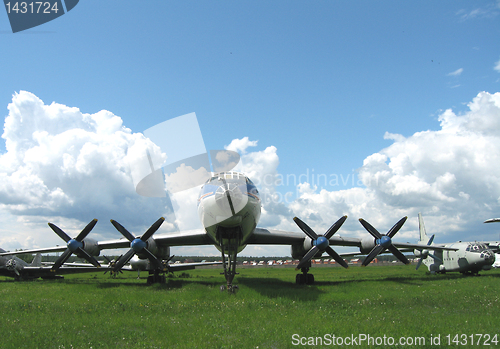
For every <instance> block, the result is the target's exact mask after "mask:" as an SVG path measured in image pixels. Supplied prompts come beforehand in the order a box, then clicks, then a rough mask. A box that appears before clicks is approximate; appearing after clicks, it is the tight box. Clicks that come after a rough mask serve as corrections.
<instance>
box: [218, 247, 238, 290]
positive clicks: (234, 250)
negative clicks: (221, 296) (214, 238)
mask: <svg viewBox="0 0 500 349" xmlns="http://www.w3.org/2000/svg"><path fill="white" fill-rule="evenodd" d="M220 248H221V252H222V265H223V266H224V273H223V274H224V277H225V278H226V282H227V285H221V287H220V290H221V292H222V291H225V290H226V289H227V292H229V293H236V292H237V291H238V289H239V288H238V285H233V279H234V276H235V275H236V274H238V273H237V272H236V255H237V254H238V238H235V239H229V240H228V251H227V252H226V251H225V250H224V244H223V243H221V244H220ZM226 253H227V256H226Z"/></svg>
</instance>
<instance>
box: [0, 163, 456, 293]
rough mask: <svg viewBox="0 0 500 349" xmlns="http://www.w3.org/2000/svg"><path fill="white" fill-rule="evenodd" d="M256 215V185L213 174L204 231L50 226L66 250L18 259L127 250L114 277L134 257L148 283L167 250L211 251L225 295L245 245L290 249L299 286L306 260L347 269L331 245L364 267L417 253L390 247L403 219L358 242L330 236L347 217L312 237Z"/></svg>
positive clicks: (204, 202)
mask: <svg viewBox="0 0 500 349" xmlns="http://www.w3.org/2000/svg"><path fill="white" fill-rule="evenodd" d="M260 214H261V199H260V195H259V191H258V190H257V188H256V186H255V184H254V183H253V182H252V181H251V180H250V179H249V178H248V177H247V176H245V175H244V174H243V173H239V172H233V171H230V172H221V173H217V174H214V175H213V176H212V177H211V178H210V179H208V180H207V181H206V183H205V184H204V185H203V186H202V187H201V192H200V195H199V197H198V216H199V218H200V220H201V222H202V225H203V227H204V228H203V229H196V230H191V231H181V232H171V233H162V234H157V235H155V237H154V238H153V237H152V236H153V234H154V233H155V232H156V231H157V230H158V229H159V228H160V226H161V224H162V223H163V221H164V218H163V217H162V218H160V219H158V220H157V221H156V222H155V223H154V224H153V225H152V226H151V227H150V228H149V229H148V230H147V231H146V232H145V233H144V234H142V236H140V237H138V236H134V235H132V234H131V233H130V232H129V231H128V230H127V229H125V228H124V227H123V226H122V225H121V224H119V223H118V222H117V221H115V220H111V223H112V224H113V226H114V227H115V228H116V229H117V230H118V231H119V232H120V233H121V234H122V235H123V236H124V237H125V238H126V239H123V238H122V239H118V240H109V241H102V242H97V241H95V240H91V239H85V237H86V235H87V234H88V233H89V232H90V230H91V229H92V228H93V226H94V225H95V222H97V221H96V220H94V221H91V222H90V223H89V225H87V227H85V228H84V229H83V230H82V232H81V233H80V234H79V235H78V236H77V237H76V238H75V239H71V238H70V237H69V236H67V235H66V234H65V233H64V232H62V230H60V229H59V228H57V227H56V226H55V225H53V224H49V226H50V227H51V228H52V229H53V230H54V232H56V234H58V235H59V236H60V237H61V238H63V239H64V240H65V241H66V243H67V248H61V247H53V248H48V249H36V250H30V251H23V253H38V252H56V251H64V253H63V254H62V255H61V257H60V258H59V259H58V260H57V261H56V262H55V263H54V266H53V269H54V271H57V270H58V268H59V267H60V266H61V265H62V264H63V263H64V262H65V261H66V260H67V258H69V256H70V255H71V254H73V253H74V254H77V255H79V256H81V257H83V258H86V259H87V260H88V261H89V262H90V263H93V264H96V263H97V261H96V260H95V258H94V257H93V256H98V255H99V252H100V250H103V249H117V248H127V247H128V248H130V249H129V251H128V252H126V253H125V254H124V255H122V256H121V257H120V259H119V260H118V261H117V262H116V263H115V264H114V271H115V272H118V271H119V270H120V269H122V267H123V266H124V265H125V264H126V263H127V262H128V261H129V260H130V259H131V258H132V257H133V256H134V255H138V256H139V257H140V258H141V259H148V260H149V262H150V265H151V266H153V267H154V271H151V275H150V278H151V280H152V281H161V274H163V273H164V272H166V271H167V270H168V266H167V264H166V263H165V260H168V258H169V257H170V247H171V246H186V245H214V246H215V247H216V248H217V249H218V250H219V251H220V252H221V256H222V264H223V268H224V276H225V279H226V285H222V286H221V290H224V289H227V290H228V291H229V292H234V291H235V290H237V285H233V279H234V276H235V275H236V256H237V254H238V253H239V252H241V251H242V250H243V249H244V248H245V247H246V246H247V245H253V244H264V245H290V246H291V254H292V257H293V258H295V259H300V262H299V264H298V265H297V269H300V270H301V272H302V274H297V276H296V279H295V281H296V283H298V284H312V283H314V276H313V275H312V274H309V273H308V272H309V268H310V267H311V259H313V258H319V257H321V255H322V254H323V253H327V254H329V255H330V256H331V257H332V258H333V259H334V260H335V261H336V262H337V263H338V264H340V265H341V266H343V267H344V268H347V267H348V265H347V263H346V262H345V260H344V259H342V257H341V256H340V255H339V254H337V253H336V252H335V251H334V250H333V249H332V248H331V247H330V245H339V246H357V247H359V249H360V253H359V254H368V256H367V257H366V258H365V260H364V261H363V265H365V266H366V265H368V264H369V263H370V262H371V261H372V260H373V259H374V258H375V257H376V256H377V255H378V254H379V253H383V252H385V251H386V250H388V251H389V252H391V253H392V254H394V255H395V256H396V257H397V258H398V259H399V260H400V261H401V262H403V263H405V264H408V263H409V261H408V259H407V258H406V256H404V255H403V254H402V253H401V252H400V251H399V250H398V248H405V249H414V248H420V247H421V245H420V244H409V243H396V242H393V241H392V238H393V237H394V235H395V234H396V233H397V232H398V231H399V229H401V227H402V226H403V224H404V223H405V221H406V219H407V217H404V218H402V219H401V220H400V221H399V222H398V223H396V224H395V225H394V226H393V227H392V228H391V229H390V230H389V232H388V233H387V234H385V235H383V234H380V233H379V232H378V231H377V230H376V229H375V228H374V227H372V226H371V225H370V224H369V223H368V222H366V221H365V220H363V219H360V223H361V224H362V225H363V227H365V229H366V230H367V231H368V232H369V233H370V234H371V235H372V236H371V237H366V238H363V239H358V238H344V237H340V236H333V235H334V234H335V233H336V232H337V231H338V230H339V229H340V227H341V226H342V224H343V223H344V222H345V220H346V219H347V216H343V217H341V218H340V219H339V220H338V221H337V222H336V223H334V224H333V225H332V226H331V227H330V228H329V229H328V230H327V231H326V233H325V234H323V235H317V234H316V233H315V232H314V231H313V230H312V229H311V228H310V227H309V226H308V225H307V224H306V223H304V222H303V221H302V220H301V219H299V218H298V217H295V218H294V221H295V223H296V224H297V225H298V227H299V228H300V229H301V230H302V231H303V233H298V232H289V231H282V230H275V229H263V228H257V223H258V222H259V218H260ZM84 239H85V240H84ZM426 249H430V250H438V251H443V250H454V248H449V247H442V246H428V247H426ZM1 255H6V254H5V253H3V254H2V253H0V256H1ZM349 255H350V254H349Z"/></svg>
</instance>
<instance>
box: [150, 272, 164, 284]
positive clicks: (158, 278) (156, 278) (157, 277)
mask: <svg viewBox="0 0 500 349" xmlns="http://www.w3.org/2000/svg"><path fill="white" fill-rule="evenodd" d="M165 280H166V278H165V273H164V272H161V271H160V270H158V269H155V270H150V271H149V276H148V285H151V284H164V283H165Z"/></svg>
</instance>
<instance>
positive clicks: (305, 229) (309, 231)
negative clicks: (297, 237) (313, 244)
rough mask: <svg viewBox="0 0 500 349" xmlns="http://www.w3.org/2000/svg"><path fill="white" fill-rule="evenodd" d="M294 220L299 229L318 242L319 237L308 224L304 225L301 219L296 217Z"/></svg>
mask: <svg viewBox="0 0 500 349" xmlns="http://www.w3.org/2000/svg"><path fill="white" fill-rule="evenodd" d="M293 220H294V221H295V223H296V224H297V225H298V226H299V228H300V229H301V230H302V231H303V232H304V234H306V235H307V236H309V237H310V238H311V239H312V240H316V239H317V238H318V235H317V234H316V233H315V232H314V230H312V229H311V228H310V227H309V226H308V225H307V224H306V223H304V222H303V221H302V220H301V219H300V218H299V217H294V218H293ZM339 228H340V227H339Z"/></svg>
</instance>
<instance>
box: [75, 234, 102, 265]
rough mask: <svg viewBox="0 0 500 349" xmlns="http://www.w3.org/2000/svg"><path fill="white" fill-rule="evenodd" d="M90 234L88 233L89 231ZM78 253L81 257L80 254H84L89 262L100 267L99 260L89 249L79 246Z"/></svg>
mask: <svg viewBox="0 0 500 349" xmlns="http://www.w3.org/2000/svg"><path fill="white" fill-rule="evenodd" d="M87 234H88V233H87ZM77 251H78V252H77V255H78V256H79V257H80V256H83V258H85V259H86V260H87V261H88V262H89V263H91V264H92V265H94V267H96V268H100V267H101V265H100V264H99V262H98V261H97V259H95V258H94V257H92V256H91V255H90V254H89V253H88V252H87V251H85V250H84V249H83V248H79V249H78V250H77Z"/></svg>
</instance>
